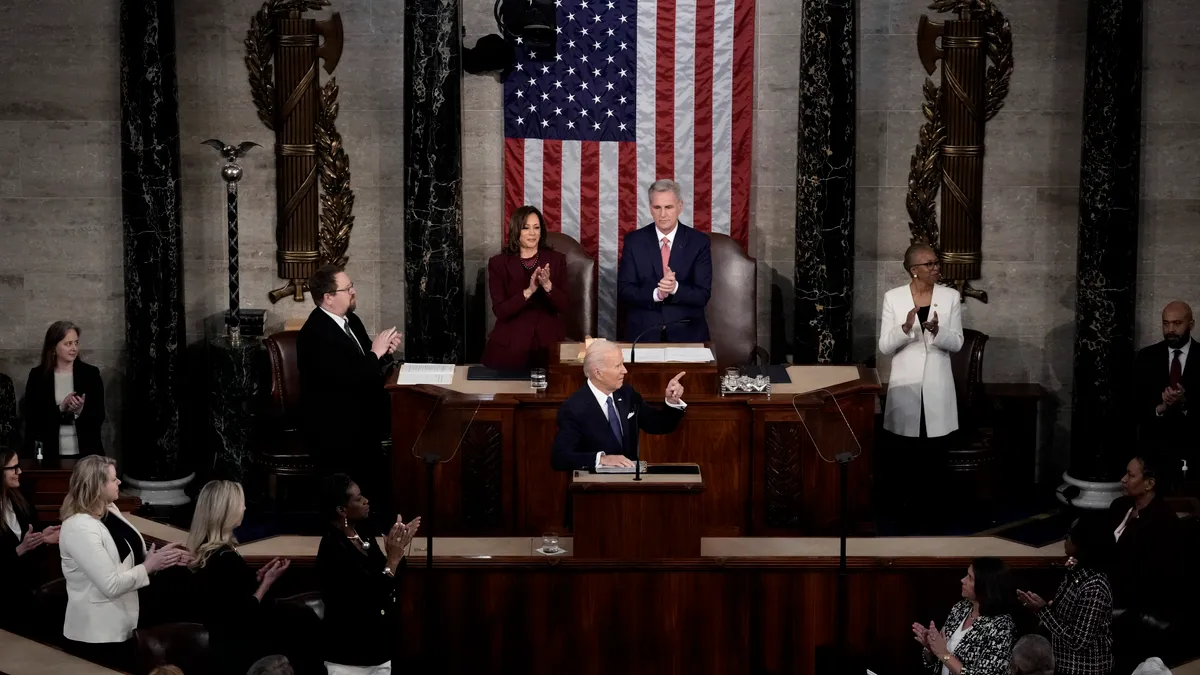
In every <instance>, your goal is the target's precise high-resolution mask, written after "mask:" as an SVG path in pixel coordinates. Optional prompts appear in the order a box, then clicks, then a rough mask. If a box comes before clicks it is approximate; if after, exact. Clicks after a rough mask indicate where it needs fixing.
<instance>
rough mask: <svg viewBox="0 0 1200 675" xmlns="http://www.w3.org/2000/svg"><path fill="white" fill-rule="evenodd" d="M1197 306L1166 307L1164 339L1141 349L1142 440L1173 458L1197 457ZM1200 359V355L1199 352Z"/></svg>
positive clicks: (1137, 382)
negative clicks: (1194, 402) (1194, 333)
mask: <svg viewBox="0 0 1200 675" xmlns="http://www.w3.org/2000/svg"><path fill="white" fill-rule="evenodd" d="M1195 326H1196V322H1195V320H1194V319H1193V318H1192V308H1191V307H1189V306H1188V305H1187V303H1185V302H1181V301H1178V300H1176V301H1174V302H1171V303H1169V304H1168V305H1167V306H1166V307H1164V308H1163V311H1162V332H1163V339H1162V342H1158V343H1156V344H1153V345H1150V346H1149V347H1146V348H1144V349H1142V350H1141V351H1139V352H1138V354H1137V359H1136V360H1135V361H1134V395H1135V397H1136V401H1137V403H1136V406H1137V415H1138V421H1139V425H1138V426H1139V433H1138V435H1139V438H1140V440H1141V441H1142V443H1143V444H1146V443H1149V444H1152V447H1153V448H1157V449H1158V450H1159V451H1160V452H1162V453H1164V454H1166V455H1168V456H1173V457H1181V458H1183V459H1188V458H1191V457H1193V456H1194V455H1193V453H1192V450H1193V448H1194V447H1195V446H1196V439H1197V426H1198V425H1200V407H1197V409H1196V410H1192V409H1191V408H1193V406H1192V405H1191V402H1190V398H1191V397H1192V396H1200V361H1196V362H1195V363H1194V364H1193V363H1192V361H1191V356H1193V354H1192V350H1194V349H1196V341H1195V340H1193V339H1192V328H1194V327H1195ZM1194 356H1197V358H1200V353H1198V354H1196V355H1194Z"/></svg>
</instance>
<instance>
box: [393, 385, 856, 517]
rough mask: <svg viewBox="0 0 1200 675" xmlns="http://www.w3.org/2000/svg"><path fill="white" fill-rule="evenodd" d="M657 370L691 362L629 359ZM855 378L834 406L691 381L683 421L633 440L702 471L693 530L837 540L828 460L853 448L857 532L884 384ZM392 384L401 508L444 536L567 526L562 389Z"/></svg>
mask: <svg viewBox="0 0 1200 675" xmlns="http://www.w3.org/2000/svg"><path fill="white" fill-rule="evenodd" d="M662 365H669V366H670V368H667V369H665V370H663V369H662V368H659V370H662V373H660V374H661V375H663V376H664V377H666V378H668V379H669V378H670V377H671V376H673V375H674V374H675V373H676V372H678V371H679V370H688V372H689V375H690V374H691V370H689V369H688V368H687V367H686V366H688V365H690V364H644V365H643V364H639V366H638V367H639V369H640V368H643V367H645V368H646V372H645V373H643V376H645V377H650V376H651V375H653V372H652V371H653V369H651V368H649V367H650V366H655V367H658V366H662ZM576 369H578V367H576ZM667 370H672V371H673V372H671V373H667V372H666V371H667ZM631 372H635V371H633V370H632V369H631ZM639 372H640V371H639ZM859 373H860V378H859V380H856V381H853V382H849V383H846V384H843V385H838V386H836V387H833V388H831V392H832V395H833V396H837V399H838V400H837V402H836V403H835V402H834V401H833V400H832V399H831V398H830V396H829V395H826V394H802V395H796V396H788V395H780V396H773V397H765V396H761V397H751V396H728V397H722V396H711V395H705V394H703V393H701V392H695V391H693V389H694V387H692V385H688V394H687V395H686V397H685V399H686V400H687V402H688V409H687V413H686V415H685V416H684V419H683V421H682V422H680V424H679V427H678V428H677V429H676V430H675V432H673V433H671V434H668V435H664V436H651V435H648V434H641V437H640V440H639V447H640V451H641V454H642V458H643V459H646V460H648V461H651V462H656V463H665V462H695V463H697V464H699V465H700V467H701V471H702V472H703V474H704V479H705V486H706V489H705V491H704V493H703V494H702V495H700V498H699V500H698V502H697V505H696V511H695V513H694V516H693V517H694V519H695V520H696V521H698V523H699V525H700V528H701V534H702V536H713V537H716V536H726V537H728V536H743V535H752V534H783V535H793V536H795V535H813V534H832V533H836V532H837V528H838V503H839V502H838V500H839V498H840V491H839V490H840V488H839V476H838V468H837V465H836V464H833V463H830V462H831V461H832V459H833V457H834V456H835V455H836V454H837V453H839V452H844V451H851V450H852V451H853V452H855V453H858V446H859V445H861V453H858V454H857V457H856V459H855V460H854V462H853V463H852V464H851V468H850V487H851V494H850V500H849V503H850V515H851V518H852V521H853V523H854V530H855V531H856V532H859V533H865V532H869V531H870V530H871V518H872V514H871V492H872V481H873V468H872V461H873V460H872V457H873V450H874V442H875V439H874V413H875V398H876V393H877V392H878V388H879V385H878V381H877V379H876V377H875V373H874V371H872V370H870V369H867V368H860V369H859ZM657 376H658V375H654V377H657ZM696 379H697V380H706V379H709V378H707V376H705V377H699V378H696ZM711 379H713V381H714V382H715V381H716V380H715V373H714V374H712V378H711ZM664 382H665V380H664ZM652 384H653V385H658V384H661V383H658V382H657V381H655V382H654V383H652ZM647 387H649V388H642V389H639V391H641V392H642V393H643V395H645V396H646V397H647V398H648V399H650V400H651V401H652V402H653V401H655V400H657V399H656V398H655V397H654V396H653V395H652V394H651V393H648V392H654V391H657V389H655V388H653V387H652V386H651V385H650V384H648V385H647ZM659 388H661V387H659ZM390 391H391V396H392V438H393V464H392V475H393V479H394V482H393V485H394V487H395V492H394V495H395V497H394V498H395V505H396V508H397V510H399V511H400V512H401V513H403V514H406V515H409V516H411V515H418V514H419V515H421V516H422V517H423V518H424V520H423V522H424V523H426V524H427V525H430V526H433V527H435V528H436V533H437V534H438V535H439V536H472V535H484V534H507V535H519V536H537V535H540V534H542V533H543V532H549V531H555V532H564V531H566V530H565V528H566V527H567V523H568V522H569V518H570V516H571V514H570V510H571V506H570V503H569V500H568V498H567V474H565V473H560V472H556V471H554V470H552V469H551V468H550V452H551V447H552V445H553V442H554V435H555V433H556V431H557V423H556V415H557V412H558V407H559V406H560V405H561V404H562V402H563V401H564V400H565V399H566V396H567V394H566V393H563V392H559V393H553V392H551V393H545V394H536V395H535V394H496V395H465V394H457V393H453V392H450V391H448V390H445V389H441V388H438V387H428V386H417V387H396V386H391V387H390ZM568 393H569V392H568ZM839 406H840V410H839ZM798 415H800V416H802V417H799V416H798ZM843 415H844V416H845V419H843ZM801 419H803V424H801ZM775 425H778V426H775ZM804 425H807V431H805V427H804ZM847 425H849V427H848V426H847ZM810 433H811V438H810V436H809V434H810ZM497 434H498V438H497ZM856 438H857V443H856V441H855V439H856ZM814 441H815V442H814ZM460 444H461V447H460ZM455 448H459V450H458V452H457V454H456V453H455V452H454V449H455ZM497 449H498V451H497ZM429 453H432V454H436V455H437V456H438V457H440V458H442V463H440V464H438V465H437V466H436V468H435V469H434V476H435V478H434V492H435V497H436V507H435V513H433V514H428V513H426V512H427V511H428V508H427V507H426V501H425V491H426V487H425V485H426V482H425V471H426V468H425V464H424V462H422V460H421V459H420V457H421V456H423V455H425V454H429ZM827 460H829V461H827ZM497 486H499V488H500V493H499V496H497V493H496V491H495V490H496V487H497ZM497 505H499V509H500V512H499V513H497V512H496V508H497ZM768 513H769V515H768ZM431 515H432V516H433V518H432V519H430V516H431Z"/></svg>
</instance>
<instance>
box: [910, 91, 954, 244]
mask: <svg viewBox="0 0 1200 675" xmlns="http://www.w3.org/2000/svg"><path fill="white" fill-rule="evenodd" d="M940 89H941V87H938V86H937V85H935V84H934V83H933V81H932V80H930V79H929V78H926V79H925V86H924V92H925V102H924V103H923V104H921V112H923V113H924V114H925V124H923V125H921V131H920V135H919V137H918V140H917V147H916V149H915V150H913V156H912V160H910V162H909V168H908V196H907V197H906V198H905V206H906V207H907V208H908V217H909V218H910V219H911V220H910V221H909V223H908V229H909V232H911V233H912V243H914V244H926V245H928V246H932V247H933V248H935V249H936V248H937V245H938V222H937V195H938V188H939V187H940V186H941V181H942V145H944V144H945V143H946V127H945V125H944V124H942V116H941V111H940V109H939V108H938V96H939V94H940Z"/></svg>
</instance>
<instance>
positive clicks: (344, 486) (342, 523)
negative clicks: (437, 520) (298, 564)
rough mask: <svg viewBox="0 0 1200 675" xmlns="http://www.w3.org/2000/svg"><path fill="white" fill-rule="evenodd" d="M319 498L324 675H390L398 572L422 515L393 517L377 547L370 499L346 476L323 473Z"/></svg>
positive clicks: (318, 571) (318, 558)
mask: <svg viewBox="0 0 1200 675" xmlns="http://www.w3.org/2000/svg"><path fill="white" fill-rule="evenodd" d="M322 497H323V499H322V508H323V510H324V512H325V513H326V514H327V516H328V518H329V528H328V530H327V531H326V533H325V536H324V537H322V538H321V547H320V549H319V550H318V552H317V576H318V579H319V582H320V585H321V599H322V600H323V601H324V603H325V619H324V621H323V626H324V629H325V638H326V640H327V642H326V644H325V645H323V649H322V654H323V658H324V660H325V668H326V669H327V670H328V673H329V675H390V673H391V672H392V664H391V659H392V647H393V645H394V644H395V628H394V626H393V622H394V618H395V611H396V590H397V575H398V573H399V571H400V568H401V567H402V566H403V564H404V556H405V551H406V549H407V548H408V545H409V544H410V543H411V542H412V539H413V536H414V535H416V533H417V529H418V528H419V527H420V526H421V519H420V518H415V519H413V521H412V522H410V523H405V522H403V521H402V520H401V518H400V516H396V522H395V524H393V525H392V527H391V531H389V532H388V536H387V539H385V540H384V543H383V549H384V550H382V551H381V550H380V545H379V541H378V539H377V537H376V536H375V535H374V532H372V531H371V530H370V529H369V520H368V518H369V516H370V514H371V505H370V502H369V501H368V500H367V498H366V497H364V496H363V494H362V491H361V490H360V489H359V487H358V485H357V484H355V482H354V481H352V480H350V477H349V476H347V475H346V474H334V475H332V476H329V477H327V478H326V479H325V481H324V483H323V485H322Z"/></svg>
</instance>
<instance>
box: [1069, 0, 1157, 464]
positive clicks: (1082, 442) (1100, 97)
mask: <svg viewBox="0 0 1200 675" xmlns="http://www.w3.org/2000/svg"><path fill="white" fill-rule="evenodd" d="M1141 76H1142V1H1141V0H1093V2H1091V3H1089V5H1088V32H1087V57H1086V64H1085V77H1084V113H1083V115H1084V118H1083V153H1082V157H1081V160H1080V173H1079V272H1078V281H1077V286H1076V294H1075V298H1076V300H1075V373H1074V381H1075V388H1074V394H1073V397H1072V404H1073V405H1072V412H1073V417H1072V425H1071V426H1072V429H1073V432H1072V437H1071V440H1072V443H1071V467H1070V474H1071V475H1072V476H1073V477H1075V478H1079V479H1083V480H1093V481H1106V480H1116V479H1118V478H1120V476H1121V467H1122V466H1123V465H1124V462H1125V460H1126V459H1127V457H1126V455H1128V448H1129V447H1130V443H1131V441H1132V438H1133V426H1132V424H1133V420H1132V419H1131V416H1130V415H1128V414H1126V411H1125V410H1124V407H1123V406H1122V403H1124V402H1125V400H1126V399H1125V397H1124V395H1125V393H1126V392H1128V390H1129V383H1130V377H1131V375H1132V371H1131V368H1132V360H1131V358H1130V357H1131V355H1132V354H1133V349H1134V341H1133V331H1134V325H1135V309H1136V302H1137V296H1136V281H1137V251H1138V246H1137V243H1138V215H1139V209H1138V196H1139V167H1140V149H1141V132H1142V107H1141V103H1142V82H1141Z"/></svg>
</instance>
